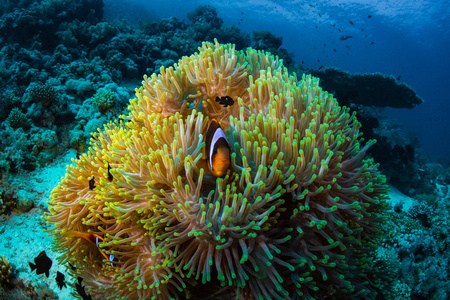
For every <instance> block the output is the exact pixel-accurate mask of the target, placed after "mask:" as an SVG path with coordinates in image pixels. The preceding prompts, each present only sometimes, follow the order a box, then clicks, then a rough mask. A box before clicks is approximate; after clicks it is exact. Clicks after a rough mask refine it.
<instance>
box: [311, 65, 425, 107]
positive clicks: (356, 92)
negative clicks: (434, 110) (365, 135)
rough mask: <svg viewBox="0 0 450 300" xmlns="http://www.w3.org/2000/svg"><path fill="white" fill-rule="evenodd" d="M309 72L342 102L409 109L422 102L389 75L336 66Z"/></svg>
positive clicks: (406, 87) (408, 88)
mask: <svg viewBox="0 0 450 300" xmlns="http://www.w3.org/2000/svg"><path fill="white" fill-rule="evenodd" d="M311 74H312V75H314V76H317V77H319V78H320V83H321V85H322V87H323V88H324V89H326V90H327V91H330V92H331V93H334V94H335V96H336V98H337V99H338V101H340V103H342V104H343V105H349V104H350V103H354V104H363V105H365V106H381V107H385V106H389V107H396V108H413V107H415V106H416V105H419V104H421V103H422V102H423V100H422V98H420V97H419V96H418V95H417V94H416V93H415V92H414V90H413V89H411V88H410V87H409V86H407V85H406V84H404V83H401V82H397V81H396V80H395V78H394V77H393V76H386V75H382V74H379V73H376V74H350V73H347V72H345V71H342V70H339V69H336V68H324V69H322V70H313V71H311Z"/></svg>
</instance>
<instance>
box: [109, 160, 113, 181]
mask: <svg viewBox="0 0 450 300" xmlns="http://www.w3.org/2000/svg"><path fill="white" fill-rule="evenodd" d="M113 179H114V177H113V176H112V174H111V167H110V166H109V163H108V180H109V182H111V181H113Z"/></svg>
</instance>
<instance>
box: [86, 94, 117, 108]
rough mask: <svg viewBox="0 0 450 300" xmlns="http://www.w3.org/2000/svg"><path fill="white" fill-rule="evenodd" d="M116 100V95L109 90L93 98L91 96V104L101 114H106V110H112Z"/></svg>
mask: <svg viewBox="0 0 450 300" xmlns="http://www.w3.org/2000/svg"><path fill="white" fill-rule="evenodd" d="M116 100H117V95H116V93H114V92H112V91H109V90H103V91H99V92H97V93H96V94H95V95H94V96H92V104H93V105H95V106H97V107H98V109H99V110H100V111H101V112H106V111H108V110H112V109H114V105H115V104H116Z"/></svg>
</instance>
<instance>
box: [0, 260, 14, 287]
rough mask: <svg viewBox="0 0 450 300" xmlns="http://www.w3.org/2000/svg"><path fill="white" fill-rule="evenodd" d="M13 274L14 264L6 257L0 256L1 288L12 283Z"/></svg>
mask: <svg viewBox="0 0 450 300" xmlns="http://www.w3.org/2000/svg"><path fill="white" fill-rule="evenodd" d="M12 276H13V271H12V266H11V265H10V264H9V261H8V259H7V258H6V257H4V256H0V289H1V288H4V287H7V286H8V285H9V284H10V283H11V278H12Z"/></svg>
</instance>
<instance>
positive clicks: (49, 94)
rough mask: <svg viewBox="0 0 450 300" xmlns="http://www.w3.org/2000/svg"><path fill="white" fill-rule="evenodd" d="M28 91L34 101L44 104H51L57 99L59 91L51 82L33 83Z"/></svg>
mask: <svg viewBox="0 0 450 300" xmlns="http://www.w3.org/2000/svg"><path fill="white" fill-rule="evenodd" d="M28 92H29V93H30V97H31V100H32V101H33V102H40V103H42V105H44V106H49V105H50V104H52V102H53V101H55V100H56V97H57V96H58V93H57V91H56V89H55V87H53V86H52V85H50V84H41V83H33V84H31V85H30V87H29V90H28Z"/></svg>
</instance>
